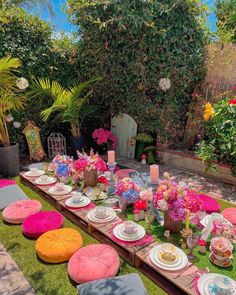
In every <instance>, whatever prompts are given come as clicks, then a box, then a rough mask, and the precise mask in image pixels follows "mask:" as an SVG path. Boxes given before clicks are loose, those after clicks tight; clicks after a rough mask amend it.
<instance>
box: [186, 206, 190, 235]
mask: <svg viewBox="0 0 236 295" xmlns="http://www.w3.org/2000/svg"><path fill="white" fill-rule="evenodd" d="M185 223H186V226H185V229H186V232H188V231H189V223H190V211H189V209H187V210H186V221H185Z"/></svg>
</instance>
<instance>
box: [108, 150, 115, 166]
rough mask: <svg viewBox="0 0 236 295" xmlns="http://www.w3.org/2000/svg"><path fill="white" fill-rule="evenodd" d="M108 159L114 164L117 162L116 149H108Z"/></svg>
mask: <svg viewBox="0 0 236 295" xmlns="http://www.w3.org/2000/svg"><path fill="white" fill-rule="evenodd" d="M107 159H108V163H109V164H114V163H115V151H108V153H107Z"/></svg>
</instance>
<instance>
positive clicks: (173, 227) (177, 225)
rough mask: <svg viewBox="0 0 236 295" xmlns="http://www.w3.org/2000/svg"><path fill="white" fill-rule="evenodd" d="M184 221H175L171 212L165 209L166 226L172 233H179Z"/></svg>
mask: <svg viewBox="0 0 236 295" xmlns="http://www.w3.org/2000/svg"><path fill="white" fill-rule="evenodd" d="M181 225H182V221H174V220H173V219H172V218H171V217H170V215H169V212H168V211H167V210H166V211H164V227H165V229H167V230H169V231H170V232H171V233H178V232H179V231H180V229H181Z"/></svg>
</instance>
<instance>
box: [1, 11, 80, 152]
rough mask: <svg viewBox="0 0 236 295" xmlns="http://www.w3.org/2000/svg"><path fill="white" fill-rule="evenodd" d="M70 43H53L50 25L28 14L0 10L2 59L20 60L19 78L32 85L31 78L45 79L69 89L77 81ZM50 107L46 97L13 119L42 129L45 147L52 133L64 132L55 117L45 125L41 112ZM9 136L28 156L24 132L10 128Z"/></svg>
mask: <svg viewBox="0 0 236 295" xmlns="http://www.w3.org/2000/svg"><path fill="white" fill-rule="evenodd" d="M68 42H69V41H68ZM68 42H67V43H65V40H64V39H62V41H60V40H56V41H54V40H53V39H52V31H51V28H50V26H49V24H48V23H46V22H44V21H42V20H41V19H40V18H39V17H37V16H33V15H30V14H27V13H26V12H25V11H24V10H23V9H20V8H11V9H7V10H0V58H1V57H4V56H12V57H18V58H19V59H20V60H21V62H22V67H21V74H20V75H21V76H23V77H26V78H27V79H28V80H29V82H30V78H31V77H32V76H35V77H45V78H49V79H54V80H57V81H59V82H60V83H61V84H62V85H63V86H65V87H68V86H70V85H71V84H72V83H73V82H74V81H75V80H76V78H77V70H76V62H75V59H74V55H75V49H74V46H73V44H72V45H71V46H68ZM66 44H67V46H66ZM51 103H52V100H50V99H48V98H46V97H41V98H40V99H37V100H33V99H32V100H29V101H28V105H27V107H26V108H25V110H24V111H23V112H20V113H17V114H15V113H13V114H12V115H13V117H14V119H15V120H16V121H20V122H21V124H22V127H24V124H25V122H26V121H28V120H32V121H34V122H35V123H36V124H37V125H38V126H39V127H40V128H41V137H42V141H43V143H46V138H47V136H48V135H49V134H50V133H51V132H57V131H60V132H63V130H62V129H61V126H59V125H58V124H57V120H56V119H55V118H54V117H51V120H50V122H42V119H41V117H40V112H41V111H42V110H44V109H45V108H47V107H49V106H50V105H51ZM9 127H10V126H9ZM9 132H10V137H11V139H12V140H13V141H17V142H19V143H20V148H21V153H24V154H25V153H27V144H26V142H25V139H24V136H23V135H22V133H21V130H20V129H15V128H9ZM64 133H65V132H64Z"/></svg>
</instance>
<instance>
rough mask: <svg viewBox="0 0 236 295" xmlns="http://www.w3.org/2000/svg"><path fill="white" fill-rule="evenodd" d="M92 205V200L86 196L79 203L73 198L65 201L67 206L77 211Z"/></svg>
mask: <svg viewBox="0 0 236 295" xmlns="http://www.w3.org/2000/svg"><path fill="white" fill-rule="evenodd" d="M90 203H91V200H90V199H89V198H88V197H86V196H82V197H81V198H80V201H79V202H75V201H74V199H73V197H72V198H69V199H67V200H66V201H65V204H66V206H68V207H70V208H75V209H76V208H82V207H85V206H87V205H89V204H90Z"/></svg>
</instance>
